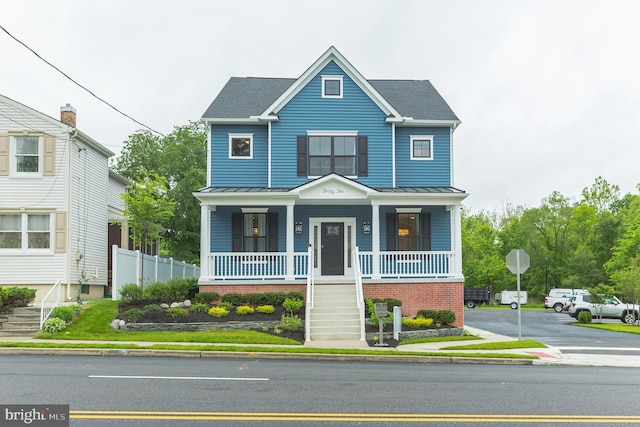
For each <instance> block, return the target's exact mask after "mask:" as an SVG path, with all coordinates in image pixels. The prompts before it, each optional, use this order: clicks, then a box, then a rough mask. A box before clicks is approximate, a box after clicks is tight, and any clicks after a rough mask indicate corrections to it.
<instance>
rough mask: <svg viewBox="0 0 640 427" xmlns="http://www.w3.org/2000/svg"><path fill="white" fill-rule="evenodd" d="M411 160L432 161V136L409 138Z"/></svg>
mask: <svg viewBox="0 0 640 427" xmlns="http://www.w3.org/2000/svg"><path fill="white" fill-rule="evenodd" d="M411 160H433V136H412V137H411Z"/></svg>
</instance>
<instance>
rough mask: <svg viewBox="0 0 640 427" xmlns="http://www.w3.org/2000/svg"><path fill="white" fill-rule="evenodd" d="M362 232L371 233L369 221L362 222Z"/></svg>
mask: <svg viewBox="0 0 640 427" xmlns="http://www.w3.org/2000/svg"><path fill="white" fill-rule="evenodd" d="M362 232H363V233H364V234H369V233H371V223H370V222H369V221H365V222H363V223H362Z"/></svg>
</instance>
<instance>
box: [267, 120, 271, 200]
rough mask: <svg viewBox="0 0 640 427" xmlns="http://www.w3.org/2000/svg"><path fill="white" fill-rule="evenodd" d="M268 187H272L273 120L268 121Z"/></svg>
mask: <svg viewBox="0 0 640 427" xmlns="http://www.w3.org/2000/svg"><path fill="white" fill-rule="evenodd" d="M267 157H268V158H267V174H268V176H267V188H271V120H269V121H268V122H267Z"/></svg>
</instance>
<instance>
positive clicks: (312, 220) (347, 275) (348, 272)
mask: <svg viewBox="0 0 640 427" xmlns="http://www.w3.org/2000/svg"><path fill="white" fill-rule="evenodd" d="M323 222H341V223H344V230H345V231H344V242H343V243H344V255H343V256H344V259H343V262H344V264H343V265H344V274H343V275H341V276H340V275H330V276H323V275H322V232H321V230H320V226H321V224H322V223H323ZM316 227H317V228H316ZM349 227H351V228H350V230H351V235H350V236H349V235H348V234H347V230H349ZM316 231H318V232H319V235H318V236H317V238H318V239H317V240H318V243H319V245H313V248H314V251H316V252H315V256H314V258H315V257H317V260H318V265H317V267H315V266H314V277H315V279H316V281H323V280H329V281H332V280H347V279H352V278H353V277H354V270H353V260H351V266H349V263H348V261H349V259H350V257H351V256H352V254H353V248H355V247H356V246H357V242H356V237H357V234H358V233H357V232H356V218H355V217H309V242H310V243H311V244H313V242H315V238H316V236H315V232H316ZM349 241H350V242H351V250H350V249H349V245H348V243H349Z"/></svg>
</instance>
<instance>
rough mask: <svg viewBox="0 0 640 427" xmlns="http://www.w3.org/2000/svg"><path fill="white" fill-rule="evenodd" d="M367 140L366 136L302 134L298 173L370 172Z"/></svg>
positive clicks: (359, 174)
mask: <svg viewBox="0 0 640 427" xmlns="http://www.w3.org/2000/svg"><path fill="white" fill-rule="evenodd" d="M367 144H368V142H367V137H366V136H357V135H309V136H299V137H298V176H305V175H308V176H323V175H326V174H329V173H331V172H335V173H337V174H340V175H346V176H356V175H358V176H367V173H368V159H367V157H368V147H367Z"/></svg>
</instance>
